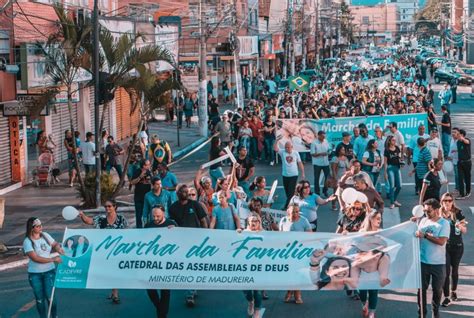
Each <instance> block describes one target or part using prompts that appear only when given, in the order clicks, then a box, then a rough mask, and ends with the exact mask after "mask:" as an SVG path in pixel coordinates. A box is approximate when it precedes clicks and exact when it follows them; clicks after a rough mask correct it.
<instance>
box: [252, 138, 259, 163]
mask: <svg viewBox="0 0 474 318" xmlns="http://www.w3.org/2000/svg"><path fill="white" fill-rule="evenodd" d="M259 157H260V155H259V152H258V139H257V138H255V137H252V138H250V158H252V160H257V159H258V158H259Z"/></svg>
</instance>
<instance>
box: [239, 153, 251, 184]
mask: <svg viewBox="0 0 474 318" xmlns="http://www.w3.org/2000/svg"><path fill="white" fill-rule="evenodd" d="M235 159H236V160H237V163H238V164H239V165H240V166H239V167H238V168H237V169H236V171H235V175H236V176H237V180H238V181H242V180H244V179H245V178H247V177H248V176H249V173H250V169H252V168H253V167H254V164H253V161H252V159H250V158H249V156H246V157H245V158H244V159H240V158H239V157H237V158H235Z"/></svg>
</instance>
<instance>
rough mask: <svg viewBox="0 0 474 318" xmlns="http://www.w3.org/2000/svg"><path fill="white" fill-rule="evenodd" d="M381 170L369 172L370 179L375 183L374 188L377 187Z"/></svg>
mask: <svg viewBox="0 0 474 318" xmlns="http://www.w3.org/2000/svg"><path fill="white" fill-rule="evenodd" d="M379 175H380V172H369V176H370V179H372V183H373V184H374V189H377V181H378V180H379Z"/></svg>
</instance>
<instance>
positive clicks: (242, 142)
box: [239, 137, 251, 150]
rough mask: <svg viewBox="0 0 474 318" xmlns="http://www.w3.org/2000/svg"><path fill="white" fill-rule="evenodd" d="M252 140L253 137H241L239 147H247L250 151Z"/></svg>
mask: <svg viewBox="0 0 474 318" xmlns="http://www.w3.org/2000/svg"><path fill="white" fill-rule="evenodd" d="M250 138H251V137H240V145H239V146H245V148H246V149H248V150H250Z"/></svg>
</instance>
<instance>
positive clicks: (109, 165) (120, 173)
mask: <svg viewBox="0 0 474 318" xmlns="http://www.w3.org/2000/svg"><path fill="white" fill-rule="evenodd" d="M112 168H115V171H117V174H118V175H119V177H120V176H121V175H122V165H121V164H115V165H114V164H112V163H110V161H109V162H107V166H106V170H107V173H110V170H112Z"/></svg>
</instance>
